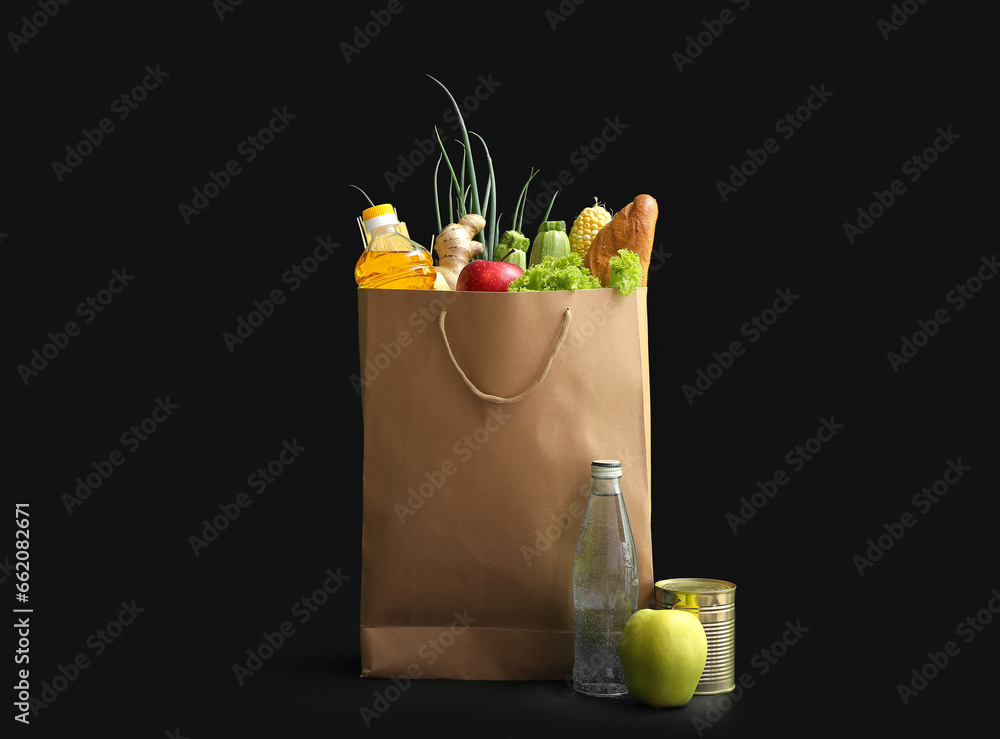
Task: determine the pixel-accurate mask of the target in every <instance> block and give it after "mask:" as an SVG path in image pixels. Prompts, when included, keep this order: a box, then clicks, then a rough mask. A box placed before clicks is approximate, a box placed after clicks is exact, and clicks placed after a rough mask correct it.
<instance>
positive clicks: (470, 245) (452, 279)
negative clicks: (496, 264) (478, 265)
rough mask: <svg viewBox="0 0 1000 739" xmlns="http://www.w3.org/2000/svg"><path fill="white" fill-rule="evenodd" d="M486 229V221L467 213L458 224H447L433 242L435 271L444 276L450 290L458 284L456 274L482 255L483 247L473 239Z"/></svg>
mask: <svg viewBox="0 0 1000 739" xmlns="http://www.w3.org/2000/svg"><path fill="white" fill-rule="evenodd" d="M485 227H486V219H485V218H483V217H482V216H478V215H476V214H475V213H469V214H468V215H466V216H465V217H464V218H462V220H460V221H459V222H458V223H449V224H448V226H447V227H446V228H445V229H444V230H443V231H441V233H440V234H438V237H437V239H435V240H434V251H435V253H437V256H438V266H437V271H438V273H439V274H442V275H444V279H445V282H447V283H448V287H450V288H451V289H452V290H454V289H455V285H456V283H457V282H458V273H459V272H461V271H462V270H463V269H464V268H465V265H467V264H468V263H469V262H471V261H472V260H473V259H475V258H476V257H478V256H479V255H480V254H482V253H483V245H482V244H481V243H480V242H478V241H473V237H475V235H476V234H478V233H479V232H480V231H482V230H483V228H485Z"/></svg>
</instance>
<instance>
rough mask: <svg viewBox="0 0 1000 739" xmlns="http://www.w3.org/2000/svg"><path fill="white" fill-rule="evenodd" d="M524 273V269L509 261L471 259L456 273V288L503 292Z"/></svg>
mask: <svg viewBox="0 0 1000 739" xmlns="http://www.w3.org/2000/svg"><path fill="white" fill-rule="evenodd" d="M523 274H524V270H523V269H521V268H520V267H519V266H518V265H516V264H511V263H510V262H491V261H489V260H487V259H473V260H472V261H471V262H469V263H468V264H467V265H465V267H463V268H462V271H461V272H459V273H458V280H456V282H455V289H456V290H466V291H472V292H493V293H505V292H507V286H508V285H509V284H510V283H512V282H513V281H514V280H516V279H517V278H518V277H520V276H521V275H523Z"/></svg>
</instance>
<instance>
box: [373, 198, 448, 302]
mask: <svg viewBox="0 0 1000 739" xmlns="http://www.w3.org/2000/svg"><path fill="white" fill-rule="evenodd" d="M361 219H362V220H363V221H364V224H365V230H366V231H367V232H368V233H369V234H370V236H371V238H370V240H369V242H368V247H367V248H366V249H365V250H364V252H362V254H361V257H360V258H359V259H358V263H357V265H356V266H355V267H354V279H355V280H356V281H357V283H358V287H385V288H392V289H395V290H432V289H433V288H434V280H435V277H436V275H435V271H434V259H433V257H431V253H430V252H429V251H428V250H427V249H426V248H424V247H423V246H421V245H420V244H418V243H417V242H415V241H413V240H412V239H410V238H409V237H408V236H405V235H403V234H402V233H400V230H399V228H398V226H399V219H398V218H397V217H396V211H395V210H394V209H393V207H392V206H391V205H389V204H388V203H385V204H383V205H375V206H372V207H371V208H366V209H365V210H364V211H363V212H362V213H361Z"/></svg>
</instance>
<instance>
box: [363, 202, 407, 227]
mask: <svg viewBox="0 0 1000 739" xmlns="http://www.w3.org/2000/svg"><path fill="white" fill-rule="evenodd" d="M361 220H363V221H364V222H365V228H366V229H368V232H369V233H371V232H372V231H374V230H375V229H376V228H378V227H379V226H385V225H387V224H389V223H399V219H398V218H396V210H395V209H394V208H393V207H392V206H391V205H390V204H389V203H383V204H382V205H374V206H372V207H371V208H365V209H364V210H363V211H362V212H361Z"/></svg>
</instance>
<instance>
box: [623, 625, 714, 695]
mask: <svg viewBox="0 0 1000 739" xmlns="http://www.w3.org/2000/svg"><path fill="white" fill-rule="evenodd" d="M619 652H620V654H621V659H622V667H623V668H624V670H625V686H626V687H627V688H628V692H629V695H631V696H632V697H633V698H634V699H635V700H637V701H639V702H640V703H645V704H646V705H648V706H654V707H656V708H666V707H675V706H683V705H684V704H686V703H687V702H688V701H689V700H691V696H692V695H694V691H695V688H697V687H698V681H699V680H701V673H702V672H703V671H704V670H705V660H706V659H708V639H707V637H706V636H705V627H704V626H702V625H701V621H699V620H698V617H697V616H696V615H694V614H693V613H691V612H690V611H682V610H673V609H664V610H653V609H651V608H643V609H640V610H638V611H636V612H635V613H633V614H632V615H631V616H630V617H629V620H628V621H627V622H626V623H625V628H624V630H623V631H622V636H621V641H620V643H619Z"/></svg>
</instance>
